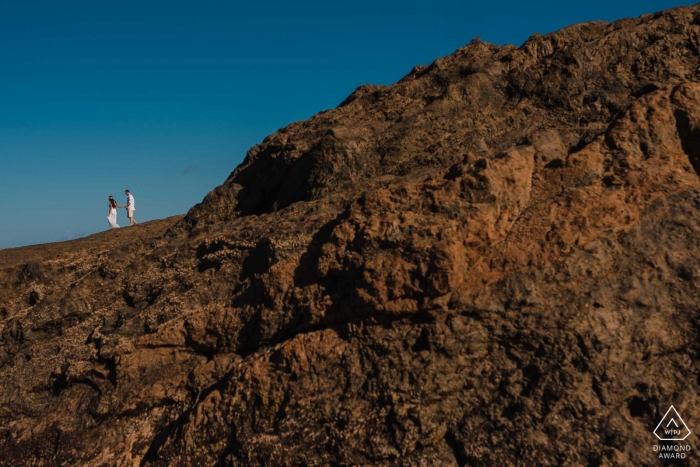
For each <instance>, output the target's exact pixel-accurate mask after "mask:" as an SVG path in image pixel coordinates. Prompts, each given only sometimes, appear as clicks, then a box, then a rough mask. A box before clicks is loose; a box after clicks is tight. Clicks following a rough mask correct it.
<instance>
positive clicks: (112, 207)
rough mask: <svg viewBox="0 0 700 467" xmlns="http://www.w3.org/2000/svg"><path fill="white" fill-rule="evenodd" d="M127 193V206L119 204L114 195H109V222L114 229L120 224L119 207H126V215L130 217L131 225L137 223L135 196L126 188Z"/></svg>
mask: <svg viewBox="0 0 700 467" xmlns="http://www.w3.org/2000/svg"><path fill="white" fill-rule="evenodd" d="M124 193H125V194H126V206H119V205H118V204H117V202H116V201H115V200H114V198H113V197H111V196H110V197H109V198H108V199H109V214H108V215H107V222H109V227H110V228H112V229H118V228H119V224H117V208H126V217H128V218H129V225H136V224H138V222H136V219H134V211H136V208H135V207H134V197H133V195H132V194H131V192H130V191H129V190H125V191H124Z"/></svg>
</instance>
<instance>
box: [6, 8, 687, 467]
mask: <svg viewBox="0 0 700 467" xmlns="http://www.w3.org/2000/svg"><path fill="white" fill-rule="evenodd" d="M699 66H700V7H699V6H695V7H687V8H678V9H674V10H670V11H667V12H663V13H659V14H656V15H653V16H645V17H642V18H640V19H628V20H621V21H618V22H615V23H612V24H607V23H602V22H596V23H588V24H582V25H577V26H572V27H569V28H566V29H564V30H562V31H559V32H556V33H553V34H550V35H547V36H533V37H532V38H531V39H530V40H528V41H527V42H526V43H525V44H524V45H523V46H522V47H520V48H515V47H497V46H494V45H490V44H484V43H474V44H470V45H468V46H466V47H464V48H463V49H460V50H458V51H457V52H456V53H455V54H453V55H451V56H449V57H445V58H442V59H439V60H437V61H436V62H435V63H433V64H432V65H431V66H430V67H417V68H416V69H414V70H413V71H412V72H411V73H410V74H409V75H408V76H406V77H405V78H404V79H402V80H401V81H400V82H399V83H397V84H395V85H393V86H389V87H376V86H364V87H361V88H359V89H358V90H357V91H355V92H354V93H353V94H352V95H351V96H350V97H349V98H348V99H346V101H345V102H343V103H342V104H341V106H340V107H338V108H337V109H334V110H331V111H327V112H323V113H321V114H319V115H317V116H315V117H313V118H311V119H310V120H308V121H306V122H300V123H294V124H292V125H290V126H288V127H287V128H285V129H282V130H280V131H279V132H277V133H275V134H274V135H271V136H270V137H268V138H267V139H266V140H265V141H264V142H263V143H262V144H261V145H259V146H256V147H254V148H253V149H251V151H250V152H249V154H248V156H247V158H246V160H245V162H244V163H243V164H242V165H241V166H240V167H238V168H237V169H236V170H235V171H234V172H233V174H231V176H230V177H229V179H228V180H227V181H226V183H225V184H224V185H222V186H221V187H218V188H217V189H215V190H214V191H213V192H212V193H210V194H209V195H208V196H207V197H206V199H205V200H204V201H203V202H202V203H201V204H199V205H197V206H195V207H194V208H193V209H192V210H191V211H190V212H189V213H188V214H187V216H185V217H184V218H174V219H166V220H163V221H158V222H153V223H149V224H145V225H139V226H136V227H132V228H129V229H122V230H121V231H118V232H105V233H103V234H99V235H95V236H91V237H88V238H86V239H83V240H77V241H73V242H67V243H63V244H54V245H43V246H37V247H28V248H22V249H13V250H5V251H0V268H1V270H0V464H1V465H13V466H14V465H18V466H19V465H91V466H112V465H124V466H127V465H128V466H132V465H142V466H147V465H153V466H173V465H212V466H214V465H220V466H257V465H260V466H262V465H289V466H291V465H376V466H393V465H403V466H423V465H454V466H478V465H605V466H613V465H619V466H623V465H657V463H658V462H659V461H658V453H655V452H654V451H653V445H654V444H655V440H656V438H655V437H654V436H653V435H652V430H653V429H654V428H655V427H656V425H657V424H658V422H659V421H660V420H661V417H662V416H663V415H664V413H665V412H666V410H667V409H668V407H669V406H670V405H671V404H673V405H674V406H675V407H676V408H677V409H678V410H679V412H680V413H681V414H682V416H683V418H684V420H685V421H686V423H687V424H688V426H689V427H690V428H691V430H693V429H694V427H697V426H700V396H698V386H699V385H700V362H698V356H699V355H700V339H699V337H700V336H699V333H700V311H699V309H698V303H700V251H698V249H697V245H698V244H700V179H699V177H698V173H700V84H698V83H697V81H699V80H700V68H699ZM693 436H695V435H692V436H691V438H689V439H688V441H689V443H690V444H693V443H694V441H693ZM675 462H676V464H679V465H695V464H697V463H698V455H697V454H696V453H695V451H691V452H690V453H687V455H686V458H685V459H678V460H676V461H675Z"/></svg>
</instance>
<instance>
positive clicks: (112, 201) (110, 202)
mask: <svg viewBox="0 0 700 467" xmlns="http://www.w3.org/2000/svg"><path fill="white" fill-rule="evenodd" d="M109 205H110V206H111V207H113V208H116V207H117V202H116V201H115V200H114V198H112V197H111V196H110V197H109Z"/></svg>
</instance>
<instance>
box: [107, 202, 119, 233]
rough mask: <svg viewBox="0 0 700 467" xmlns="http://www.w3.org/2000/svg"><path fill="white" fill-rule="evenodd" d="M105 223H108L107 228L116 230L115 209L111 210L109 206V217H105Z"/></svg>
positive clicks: (117, 226) (117, 225)
mask: <svg viewBox="0 0 700 467" xmlns="http://www.w3.org/2000/svg"><path fill="white" fill-rule="evenodd" d="M107 222H109V226H110V227H111V228H113V229H118V228H119V224H117V209H116V208H113V207H111V206H110V208H109V216H107Z"/></svg>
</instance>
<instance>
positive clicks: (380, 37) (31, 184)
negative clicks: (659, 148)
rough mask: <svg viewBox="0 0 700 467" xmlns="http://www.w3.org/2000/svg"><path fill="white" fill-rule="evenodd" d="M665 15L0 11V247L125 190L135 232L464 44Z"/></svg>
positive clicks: (503, 10)
mask: <svg viewBox="0 0 700 467" xmlns="http://www.w3.org/2000/svg"><path fill="white" fill-rule="evenodd" d="M680 4H692V2H683V3H678V2H671V1H662V0H657V1H651V0H635V1H631V0H620V1H610V0H608V1H600V0H590V1H587V2H575V3H571V2H566V3H563V2H559V1H556V2H555V1H539V2H538V1H531V2H523V1H522V0H520V1H492V2H484V1H479V2H471V1H465V0H462V1H447V0H433V1H430V2H426V1H421V2H418V1H412V0H404V1H401V2H398V1H395V2H387V1H383V0H373V1H365V0H358V1H353V2H328V1H303V0H297V1H294V2H290V1H288V0H287V1H257V2H254V3H253V2H236V1H207V0H198V1H197V2H194V1H178V0H168V1H161V0H141V1H138V2H137V1H131V0H119V1H112V0H100V1H95V0H44V1H37V0H19V1H7V0H0V66H1V67H2V68H1V70H2V73H0V200H1V201H0V248H8V247H12V246H22V245H28V244H35V243H45V242H54V241H62V240H68V239H73V238H77V237H81V236H85V235H88V234H91V233H94V232H98V231H101V230H105V229H106V228H107V220H106V215H107V201H106V198H107V196H108V195H114V196H115V197H117V199H118V201H119V202H120V203H122V204H123V203H124V201H125V199H124V189H126V188H128V189H130V190H131V191H132V193H133V194H134V196H135V198H136V203H137V211H136V219H137V220H139V221H141V222H142V221H146V220H151V219H158V218H163V217H167V216H171V215H175V214H181V213H185V212H187V210H188V209H189V208H190V207H191V206H193V205H194V204H196V203H198V202H199V201H201V199H202V198H203V197H204V196H205V195H206V194H207V193H208V192H209V191H210V190H212V189H213V188H214V187H216V186H217V185H219V184H221V183H222V182H223V181H224V180H225V179H226V177H228V175H229V174H230V172H231V171H232V170H233V169H234V168H235V166H236V165H238V164H239V163H240V162H241V161H242V160H243V157H244V156H245V153H246V151H247V149H248V148H249V147H251V146H253V145H254V144H257V143H258V142H260V141H261V140H262V139H263V138H264V137H265V136H266V135H268V134H270V133H272V132H274V131H275V130H277V129H278V128H281V127H283V126H285V125H286V124H288V123H290V122H292V121H296V120H302V119H306V118H308V117H310V116H311V115H313V114H314V113H316V112H318V111H321V110H324V109H328V108H332V107H335V106H336V105H338V104H339V103H340V102H341V101H342V100H343V99H344V98H345V97H346V96H347V95H348V94H350V93H351V92H352V91H353V90H354V89H355V88H356V87H357V86H359V85H361V84H365V83H372V84H391V83H393V82H395V81H397V80H398V79H400V78H401V77H402V76H403V75H405V74H406V73H408V71H410V69H411V68H412V67H413V66H414V65H418V64H429V63H430V62H432V61H433V60H434V59H435V58H437V57H440V56H444V55H448V54H450V53H452V52H453V51H454V50H456V49H457V48H459V47H461V46H463V45H465V44H467V43H468V42H469V41H470V40H471V39H472V38H473V37H476V36H481V38H482V40H484V41H488V42H493V43H497V44H506V43H512V44H516V45H520V44H521V43H522V42H523V41H524V40H525V39H527V37H528V36H530V35H531V34H533V33H535V32H540V33H547V32H552V31H554V30H557V29H559V28H561V27H564V26H566V25H569V24H572V23H577V22H582V21H589V20H608V21H609V20H614V19H618V18H622V17H629V16H639V15H640V14H643V13H651V12H655V11H658V10H662V9H666V8H670V7H672V6H677V5H680ZM125 220H126V219H125V214H124V211H123V210H120V211H119V222H120V224H121V225H126V224H127V223H126V222H125Z"/></svg>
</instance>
